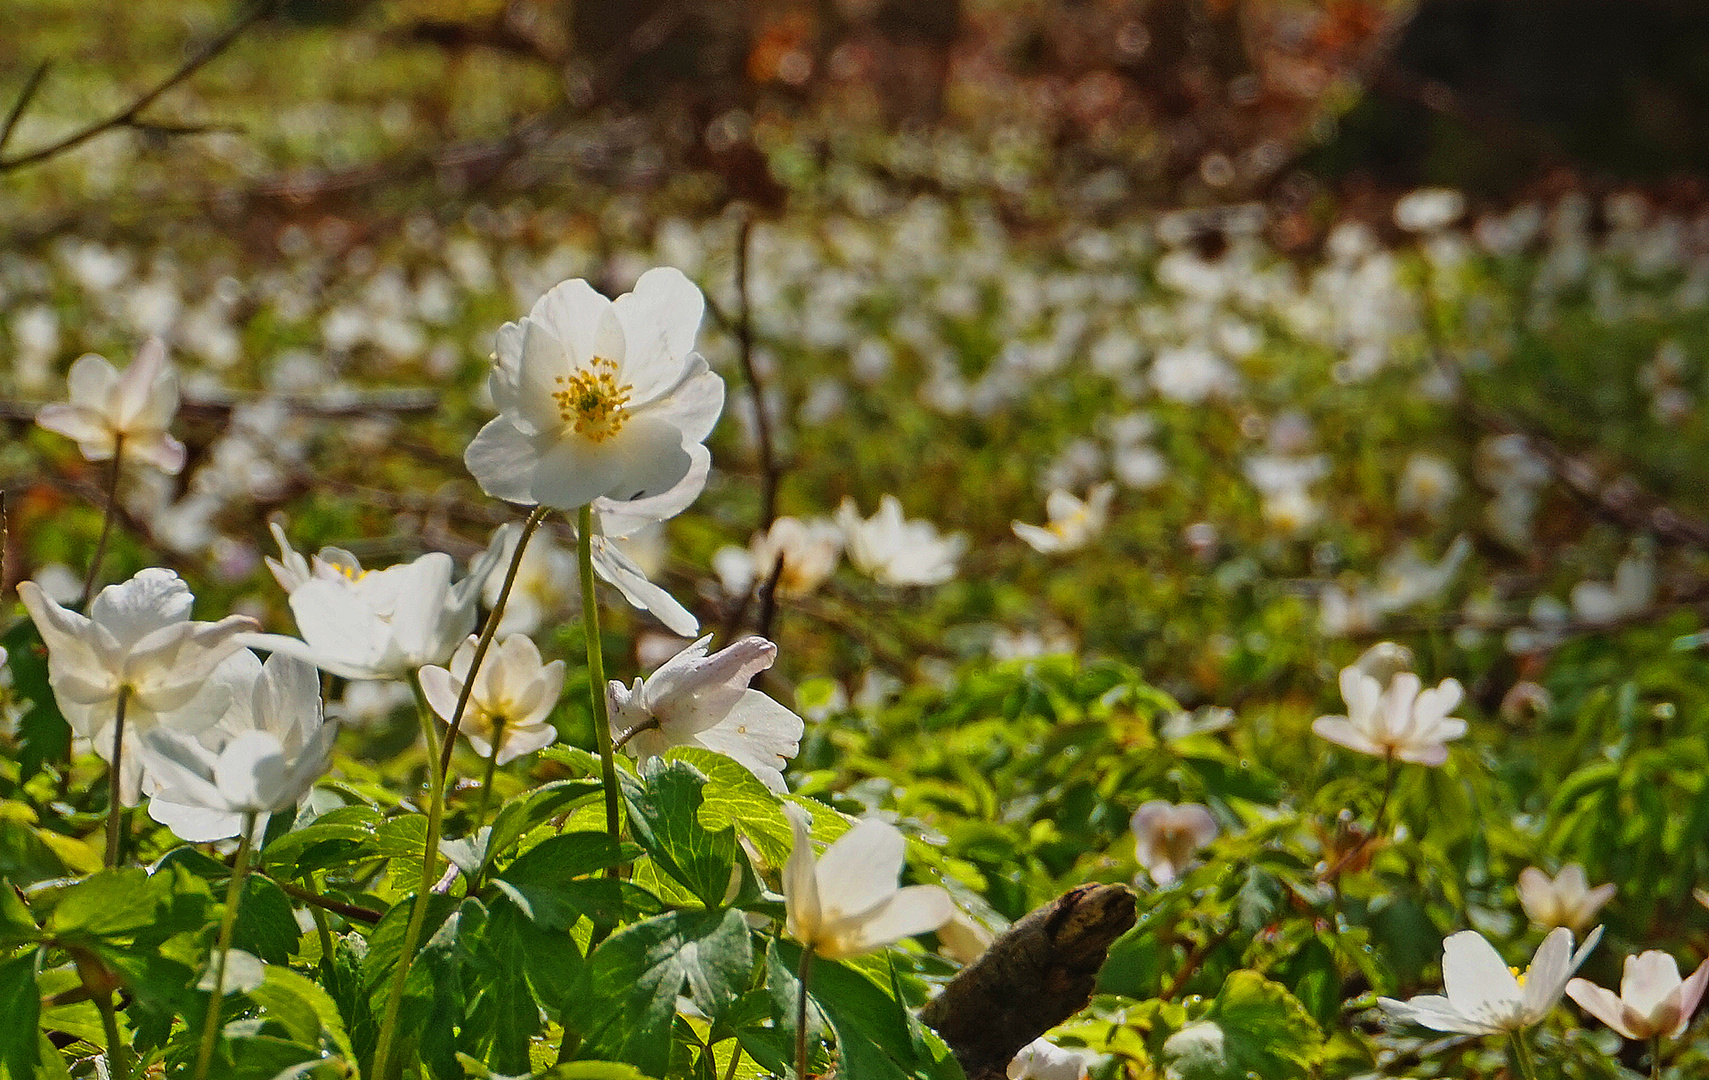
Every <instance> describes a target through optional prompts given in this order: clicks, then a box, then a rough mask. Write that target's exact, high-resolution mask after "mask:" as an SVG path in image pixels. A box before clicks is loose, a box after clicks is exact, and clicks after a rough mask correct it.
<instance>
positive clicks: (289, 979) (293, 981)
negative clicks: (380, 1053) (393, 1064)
mask: <svg viewBox="0 0 1709 1080" xmlns="http://www.w3.org/2000/svg"><path fill="white" fill-rule="evenodd" d="M248 997H249V999H250V1000H251V1001H253V1002H255V1003H256V1004H257V1005H259V1006H261V1007H262V1008H263V1009H265V1010H266V1011H267V1012H268V1014H269V1015H271V1016H272V1017H273V1018H274V1019H276V1020H278V1021H279V1022H280V1023H281V1024H283V1025H284V1026H285V1030H287V1031H289V1032H290V1033H291V1037H292V1038H294V1039H296V1040H297V1041H299V1042H302V1043H305V1044H307V1045H309V1046H317V1045H319V1043H320V1041H321V1039H322V1038H323V1037H324V1038H326V1039H328V1040H330V1041H331V1042H332V1045H333V1046H334V1047H335V1048H336V1049H337V1050H338V1052H339V1053H341V1054H343V1055H344V1056H345V1058H346V1059H347V1060H350V1061H354V1060H355V1050H353V1049H352V1048H351V1045H350V1036H349V1035H348V1034H347V1033H346V1032H345V1030H344V1018H343V1017H342V1016H341V1015H340V1014H339V1011H338V1005H337V1003H336V1002H334V1001H333V1000H332V996H331V995H330V994H328V993H327V992H326V991H325V990H323V989H321V987H320V984H319V983H317V982H315V981H314V980H313V979H310V978H307V977H306V976H303V975H299V974H297V973H296V972H295V971H292V970H291V969H290V968H288V967H283V966H279V965H269V966H268V968H267V974H266V977H265V979H264V980H263V981H262V983H261V985H260V986H258V987H256V988H255V989H253V990H251V991H249V993H248Z"/></svg>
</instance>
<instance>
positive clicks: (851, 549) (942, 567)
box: [837, 495, 967, 585]
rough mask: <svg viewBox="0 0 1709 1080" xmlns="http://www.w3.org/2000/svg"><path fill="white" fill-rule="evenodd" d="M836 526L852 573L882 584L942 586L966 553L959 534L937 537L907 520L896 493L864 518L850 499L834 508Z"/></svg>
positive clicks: (922, 523)
mask: <svg viewBox="0 0 1709 1080" xmlns="http://www.w3.org/2000/svg"><path fill="white" fill-rule="evenodd" d="M837 524H838V525H839V526H841V527H842V530H843V537H844V539H845V541H846V542H847V544H848V553H849V562H851V563H853V564H854V566H855V569H857V570H859V571H861V572H862V573H863V574H866V575H867V576H869V577H871V578H872V579H873V580H874V581H877V582H879V583H880V584H884V585H941V584H943V583H944V582H946V581H948V580H949V579H950V578H952V577H954V576H955V564H956V560H958V559H960V558H961V555H962V553H963V552H964V551H966V550H967V537H965V536H963V535H961V534H960V533H954V534H952V535H949V536H940V535H939V534H938V530H937V527H936V526H934V525H933V524H932V523H931V522H929V521H909V520H906V519H904V518H903V516H902V503H901V502H900V501H898V500H897V498H896V496H894V495H886V496H884V498H882V499H880V500H879V503H878V513H876V514H874V515H873V516H872V517H871V518H866V519H863V518H862V517H861V516H860V510H859V508H857V507H856V506H855V504H854V500H853V499H844V500H843V504H842V505H841V506H839V507H838V508H837Z"/></svg>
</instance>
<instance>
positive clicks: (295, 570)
mask: <svg viewBox="0 0 1709 1080" xmlns="http://www.w3.org/2000/svg"><path fill="white" fill-rule="evenodd" d="M273 535H274V537H275V538H276V539H277V540H278V541H279V552H280V556H281V558H280V559H278V560H274V559H271V558H270V559H268V560H267V565H268V567H269V568H270V569H271V570H272V571H273V576H274V577H275V578H277V579H278V580H279V584H280V585H282V586H283V587H284V588H285V591H286V592H287V593H288V594H289V603H290V605H291V613H292V614H293V615H295V616H296V618H297V629H298V630H299V631H301V633H302V635H303V637H302V640H300V641H299V640H298V639H296V638H292V637H286V636H284V635H282V634H247V635H245V636H244V639H243V644H245V645H249V646H252V647H254V648H257V649H266V650H268V651H271V652H282V653H284V654H286V655H287V656H295V657H297V658H298V659H301V660H307V661H308V662H309V663H311V664H314V665H315V666H316V667H318V668H320V669H321V670H323V671H330V672H332V673H333V674H334V675H342V676H344V677H345V678H347V679H401V678H403V677H405V676H406V675H408V674H409V673H410V672H412V671H414V670H415V669H417V668H419V667H422V666H423V665H425V664H442V663H444V662H445V661H447V660H449V659H450V658H451V653H452V652H453V651H454V650H455V649H456V648H457V645H458V643H459V642H461V641H462V640H463V639H464V638H465V637H467V636H468V635H469V632H470V631H471V630H473V629H474V628H475V605H476V602H477V601H479V599H480V590H481V584H482V582H484V581H485V580H486V578H487V574H488V573H490V572H491V570H492V567H493V565H494V564H495V563H496V562H497V561H498V558H499V555H500V550H499V549H498V548H497V547H492V546H489V547H488V548H487V549H486V550H485V551H484V552H482V553H481V554H480V555H479V556H477V557H476V559H475V561H474V563H473V564H472V565H471V566H470V568H469V573H468V575H467V576H465V577H464V578H463V579H462V580H461V581H459V582H457V583H456V584H455V585H453V584H452V583H451V557H450V556H449V555H447V554H445V553H444V552H442V551H430V552H428V553H427V554H425V555H422V556H420V557H418V558H416V559H415V560H414V561H413V562H407V563H400V564H399V565H397V566H388V567H386V568H385V569H384V570H364V569H362V564H361V563H360V562H358V561H357V560H356V557H355V556H354V555H352V554H350V553H349V552H348V551H344V550H342V549H339V548H322V549H321V551H320V554H319V555H316V556H315V557H314V560H313V561H312V562H310V561H309V560H306V559H304V558H303V557H302V556H301V555H299V554H298V553H297V552H296V551H295V550H293V549H292V547H291V545H290V542H289V541H287V540H286V539H285V533H284V530H283V529H281V528H279V527H278V526H277V525H275V526H274V527H273Z"/></svg>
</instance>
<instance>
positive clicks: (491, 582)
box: [481, 521, 580, 636]
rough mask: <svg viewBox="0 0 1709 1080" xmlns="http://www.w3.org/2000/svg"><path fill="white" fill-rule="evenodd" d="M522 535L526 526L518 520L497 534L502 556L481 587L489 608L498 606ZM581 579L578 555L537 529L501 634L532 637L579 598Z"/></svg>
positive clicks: (494, 541) (501, 618)
mask: <svg viewBox="0 0 1709 1080" xmlns="http://www.w3.org/2000/svg"><path fill="white" fill-rule="evenodd" d="M520 535H522V526H520V525H518V524H517V523H515V522H514V521H512V522H506V523H505V524H503V525H500V526H499V527H498V528H497V529H496V530H495V531H494V532H493V539H492V546H494V547H496V548H498V549H499V557H498V561H497V562H495V563H494V564H493V568H492V572H491V573H489V574H487V580H486V582H485V584H483V585H482V586H481V599H482V601H483V602H484V603H485V604H486V606H487V607H489V608H491V607H494V606H496V605H497V604H498V596H499V593H500V592H501V591H503V589H504V577H505V574H507V573H509V571H510V560H511V559H512V558H513V557H514V556H515V555H516V539H517V537H518V536H520ZM578 576H579V575H578V571H577V569H576V556H575V553H574V552H571V551H566V550H565V549H564V548H563V547H561V546H560V545H559V544H558V542H557V541H556V540H555V539H553V537H552V534H551V533H550V532H549V531H548V530H546V529H540V530H537V531H536V532H535V533H534V535H533V536H531V537H529V539H528V548H527V550H525V551H524V552H523V553H522V565H520V566H518V567H517V568H516V581H515V582H513V583H512V584H511V587H510V596H509V597H508V598H507V599H506V600H505V604H504V614H503V615H501V616H499V621H498V633H499V635H500V636H504V635H508V634H532V633H534V632H535V631H536V630H539V629H540V626H541V624H542V623H544V622H545V620H546V617H547V616H549V615H552V614H554V613H556V612H558V611H560V610H562V609H563V608H565V607H567V606H568V605H569V603H570V601H571V600H573V599H575V598H576V596H577V595H579V590H580V582H579V580H578Z"/></svg>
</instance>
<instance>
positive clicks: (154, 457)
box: [125, 434, 188, 476]
mask: <svg viewBox="0 0 1709 1080" xmlns="http://www.w3.org/2000/svg"><path fill="white" fill-rule="evenodd" d="M125 459H126V460H128V461H140V462H143V463H144V464H146V465H153V466H154V467H155V468H157V469H159V470H160V471H161V472H163V473H165V474H166V475H167V476H177V475H178V474H179V473H181V472H183V471H184V462H185V461H186V460H188V455H187V453H186V452H185V450H184V444H183V443H181V442H179V441H178V440H177V439H174V438H173V437H172V436H170V435H166V434H161V435H159V436H158V437H156V438H151V439H133V440H127V441H126V443H125Z"/></svg>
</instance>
